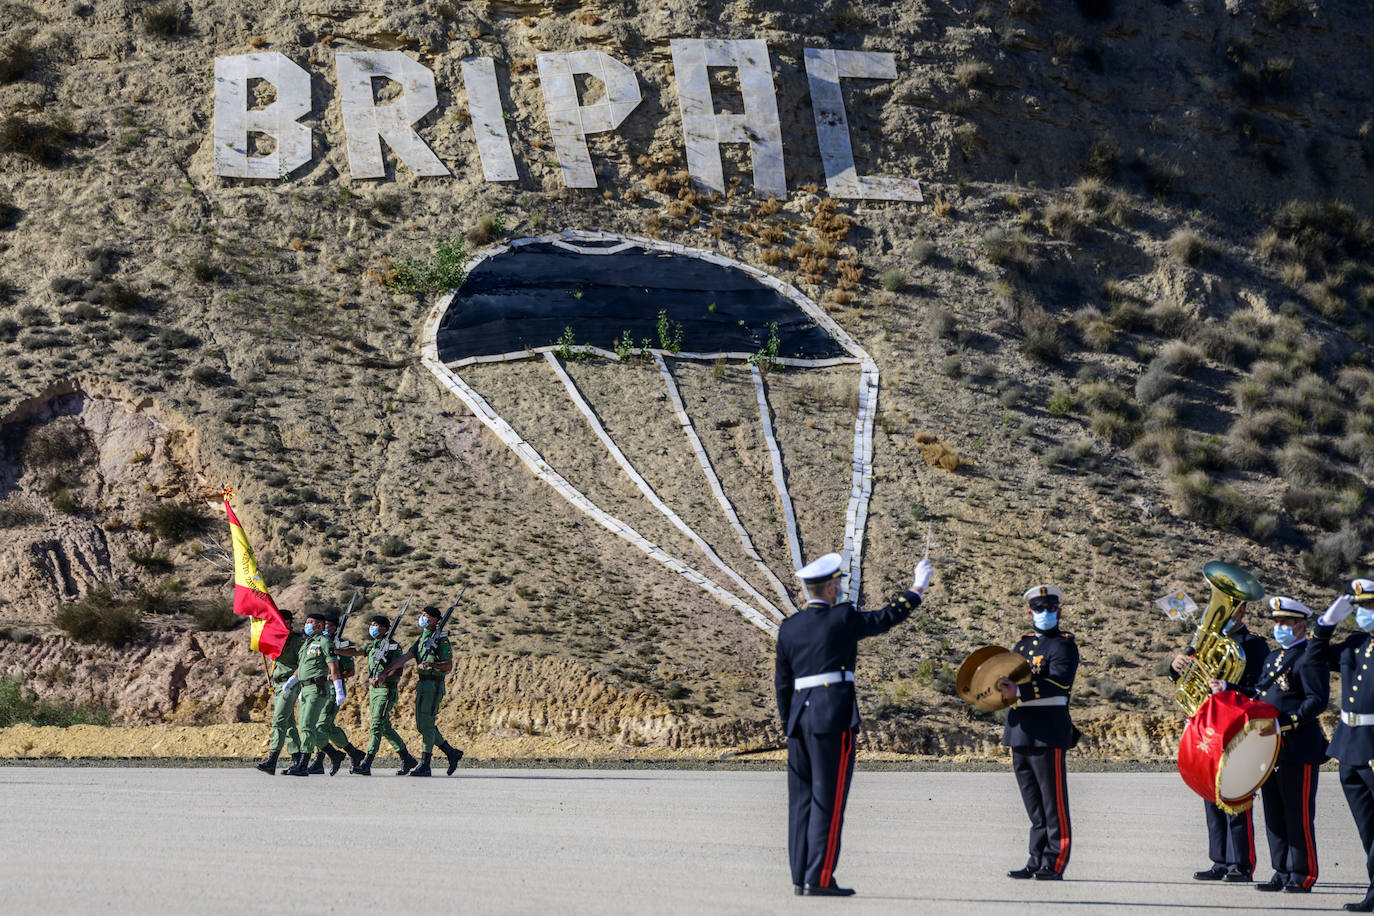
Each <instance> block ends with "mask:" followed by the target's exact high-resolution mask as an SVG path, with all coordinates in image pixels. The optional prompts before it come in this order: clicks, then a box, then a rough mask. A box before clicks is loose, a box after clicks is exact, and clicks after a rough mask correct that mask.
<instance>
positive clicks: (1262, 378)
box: [1250, 359, 1294, 390]
mask: <svg viewBox="0 0 1374 916" xmlns="http://www.w3.org/2000/svg"><path fill="white" fill-rule="evenodd" d="M1293 377H1294V373H1293V369H1292V367H1290V366H1289V365H1288V364H1287V363H1281V362H1276V361H1275V360H1272V359H1262V360H1259V361H1258V362H1256V363H1255V364H1254V365H1252V366H1251V367H1250V378H1252V379H1254V380H1255V381H1256V382H1258V383H1259V384H1260V385H1263V386H1264V387H1265V388H1267V389H1271V390H1272V389H1274V388H1277V387H1279V386H1281V385H1287V384H1289V383H1290V382H1292V381H1293Z"/></svg>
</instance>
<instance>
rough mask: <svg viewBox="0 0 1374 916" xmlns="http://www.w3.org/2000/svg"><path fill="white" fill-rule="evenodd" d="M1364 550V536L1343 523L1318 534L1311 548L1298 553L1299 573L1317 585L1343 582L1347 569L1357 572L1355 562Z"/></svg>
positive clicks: (1332, 584)
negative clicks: (1333, 529)
mask: <svg viewBox="0 0 1374 916" xmlns="http://www.w3.org/2000/svg"><path fill="white" fill-rule="evenodd" d="M1363 553H1364V539H1363V538H1361V537H1360V534H1359V532H1358V531H1357V530H1356V529H1355V528H1353V527H1351V526H1349V525H1347V526H1345V527H1343V528H1342V529H1341V530H1340V531H1338V532H1336V533H1334V534H1330V535H1327V536H1326V537H1324V538H1318V539H1317V541H1316V542H1315V543H1314V544H1313V545H1312V549H1311V550H1307V551H1304V552H1303V553H1302V554H1300V555H1299V557H1298V565H1299V566H1301V567H1302V572H1303V575H1305V576H1306V577H1307V578H1308V579H1310V580H1311V581H1312V582H1314V583H1316V584H1318V585H1331V586H1334V585H1338V584H1340V585H1343V584H1344V582H1343V581H1342V580H1344V579H1346V578H1347V574H1348V573H1353V572H1359V573H1360V574H1363V572H1364V570H1363V569H1357V568H1356V566H1355V564H1356V563H1357V562H1358V561H1359V559H1360V556H1361V555H1362V554H1363Z"/></svg>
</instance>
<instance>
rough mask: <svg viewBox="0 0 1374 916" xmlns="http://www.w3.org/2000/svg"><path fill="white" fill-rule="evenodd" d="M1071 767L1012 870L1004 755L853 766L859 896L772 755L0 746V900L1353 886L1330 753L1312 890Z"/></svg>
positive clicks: (1199, 905) (138, 905) (196, 903)
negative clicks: (286, 767) (1069, 826)
mask: <svg viewBox="0 0 1374 916" xmlns="http://www.w3.org/2000/svg"><path fill="white" fill-rule="evenodd" d="M379 769H380V768H379ZM386 772H387V773H390V770H386ZM1069 787H1070V799H1071V802H1072V820H1073V828H1074V845H1073V858H1072V862H1071V864H1070V866H1069V869H1068V873H1067V877H1068V880H1066V881H1064V882H1062V883H1050V882H1036V881H1012V880H1010V879H1008V878H1006V877H1004V876H1003V875H1004V873H1005V871H1006V870H1007V869H1008V868H1013V867H1017V866H1020V865H1021V864H1022V863H1023V862H1024V860H1025V837H1026V821H1025V814H1024V812H1023V810H1022V808H1021V802H1020V796H1019V795H1018V794H1017V792H1016V787H1015V781H1014V779H1013V777H1012V776H1011V774H1010V773H1009V772H1007V773H934V772H863V771H860V772H859V773H858V774H856V776H855V780H854V787H853V791H852V794H851V796H850V804H849V816H848V818H847V821H846V827H845V833H844V847H843V853H842V856H841V860H840V864H839V867H838V869H837V871H836V874H837V875H838V877H839V878H840V881H841V883H843V884H846V885H852V886H854V887H856V888H857V889H858V891H859V896H858V897H855V898H852V899H849V900H823V899H817V898H810V897H794V896H793V895H792V888H791V881H790V878H789V876H788V871H787V864H786V862H787V855H786V795H787V789H786V783H785V777H784V775H783V773H782V772H781V771H776V772H773V771H770V772H713V771H702V770H695V771H664V770H616V771H596V770H493V769H473V770H459V772H458V773H457V774H455V776H454V777H452V778H442V777H441V778H434V779H429V780H419V779H409V778H406V779H400V778H395V777H392V776H390V775H386V776H380V777H379V776H373V777H371V778H362V777H357V776H351V777H350V776H348V775H346V774H345V772H343V771H341V772H340V774H339V775H338V776H335V777H333V778H329V777H320V776H314V777H310V778H309V779H293V778H288V777H276V778H268V777H267V776H264V775H262V774H261V773H258V772H256V771H254V770H252V769H249V768H246V767H244V768H237V769H151V768H148V769H140V768H79V767H53V768H27V767H0V811H2V812H3V817H4V822H5V826H6V829H5V830H3V831H0V912H4V913H82V914H86V913H138V914H144V913H177V914H199V913H250V912H251V913H253V914H255V916H257V914H263V913H287V912H290V913H294V914H299V916H306V914H315V913H356V914H360V916H361V914H366V913H369V912H383V913H403V914H420V913H424V912H436V911H437V912H459V913H463V914H474V913H479V914H480V913H541V914H542V913H550V914H559V916H570V914H584V913H585V914H592V913H595V914H606V913H634V914H645V913H692V914H699V913H708V912H709V913H722V914H723V913H741V914H743V913H748V914H770V913H786V914H792V913H814V912H815V911H817V910H822V909H823V910H827V911H835V910H843V911H845V912H846V913H850V914H859V913H863V914H872V913H902V914H912V913H917V914H926V913H961V914H963V913H1016V914H1023V913H1025V912H1027V911H1030V912H1044V913H1049V912H1051V911H1055V910H1057V911H1060V912H1071V913H1083V914H1087V913H1134V912H1140V913H1145V912H1157V913H1169V914H1173V913H1188V912H1196V913H1214V914H1215V913H1221V912H1245V911H1259V910H1261V909H1263V910H1266V911H1268V912H1274V911H1297V910H1304V911H1331V910H1339V909H1340V905H1341V904H1342V903H1344V902H1347V901H1350V900H1356V899H1359V898H1360V897H1361V896H1362V895H1363V892H1364V888H1365V870H1364V857H1363V854H1362V852H1361V849H1360V845H1359V839H1358V837H1357V836H1356V834H1355V828H1354V825H1353V823H1352V821H1351V819H1350V815H1349V813H1348V811H1347V810H1346V807H1345V803H1344V800H1343V798H1342V796H1341V791H1340V785H1339V783H1338V781H1337V778H1336V774H1335V773H1334V772H1324V773H1322V774H1321V782H1320V786H1319V793H1318V800H1317V801H1318V814H1317V842H1318V849H1319V860H1320V865H1321V878H1320V880H1319V882H1318V884H1317V886H1316V888H1315V890H1314V892H1313V893H1312V894H1310V895H1294V894H1278V895H1270V894H1260V893H1258V892H1257V891H1255V890H1253V889H1252V888H1251V887H1250V886H1248V885H1221V886H1218V885H1213V884H1203V883H1200V882H1197V881H1193V880H1192V878H1191V875H1192V872H1193V871H1194V870H1196V869H1198V868H1200V867H1203V866H1205V865H1206V864H1207V856H1206V830H1205V827H1204V826H1203V821H1202V802H1201V801H1200V800H1199V799H1197V798H1196V797H1195V796H1194V795H1192V793H1190V792H1189V791H1188V790H1187V789H1186V788H1185V787H1184V786H1183V784H1182V782H1181V780H1180V779H1179V777H1178V776H1177V775H1175V774H1172V773H1070V774H1069ZM1256 809H1257V810H1256V815H1257V821H1256V832H1257V833H1258V854H1259V858H1260V863H1261V864H1260V867H1259V868H1258V869H1257V870H1256V871H1257V874H1258V875H1259V876H1261V877H1264V878H1267V877H1268V876H1269V874H1270V871H1269V869H1268V868H1267V867H1266V864H1267V862H1268V850H1267V848H1266V846H1265V841H1264V833H1263V827H1262V826H1261V824H1260V817H1261V815H1259V812H1258V806H1256Z"/></svg>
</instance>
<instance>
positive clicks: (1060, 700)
mask: <svg viewBox="0 0 1374 916" xmlns="http://www.w3.org/2000/svg"><path fill="white" fill-rule="evenodd" d="M1068 705H1069V698H1068V697H1041V698H1040V699H1038V700H1022V701H1021V702H1020V703H1017V704H1016V707H1017V708H1018V709H1024V708H1025V707H1027V706H1068ZM1371 718H1372V719H1374V717H1371Z"/></svg>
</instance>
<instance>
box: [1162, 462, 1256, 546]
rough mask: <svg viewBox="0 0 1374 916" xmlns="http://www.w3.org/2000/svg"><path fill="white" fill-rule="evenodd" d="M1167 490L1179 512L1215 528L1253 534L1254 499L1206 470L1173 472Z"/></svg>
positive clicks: (1166, 482)
mask: <svg viewBox="0 0 1374 916" xmlns="http://www.w3.org/2000/svg"><path fill="white" fill-rule="evenodd" d="M1164 490H1165V492H1166V493H1167V494H1168V496H1169V501H1170V503H1171V504H1172V507H1173V510H1174V512H1176V513H1177V514H1179V515H1181V516H1183V517H1185V518H1190V519H1192V520H1194V521H1197V522H1201V523H1202V524H1204V525H1210V526H1211V527H1213V528H1220V529H1222V530H1232V531H1238V532H1241V533H1244V534H1252V529H1251V526H1252V523H1253V522H1254V520H1255V515H1256V511H1255V506H1254V503H1253V502H1252V501H1251V500H1250V499H1248V498H1247V497H1246V496H1245V495H1244V494H1243V493H1241V492H1240V491H1239V490H1237V489H1235V488H1234V487H1229V486H1226V485H1225V484H1218V483H1216V482H1215V481H1214V480H1212V478H1211V477H1209V476H1208V475H1207V473H1206V472H1205V471H1189V472H1187V473H1173V474H1170V475H1169V476H1168V477H1167V478H1166V479H1165V483H1164Z"/></svg>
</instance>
